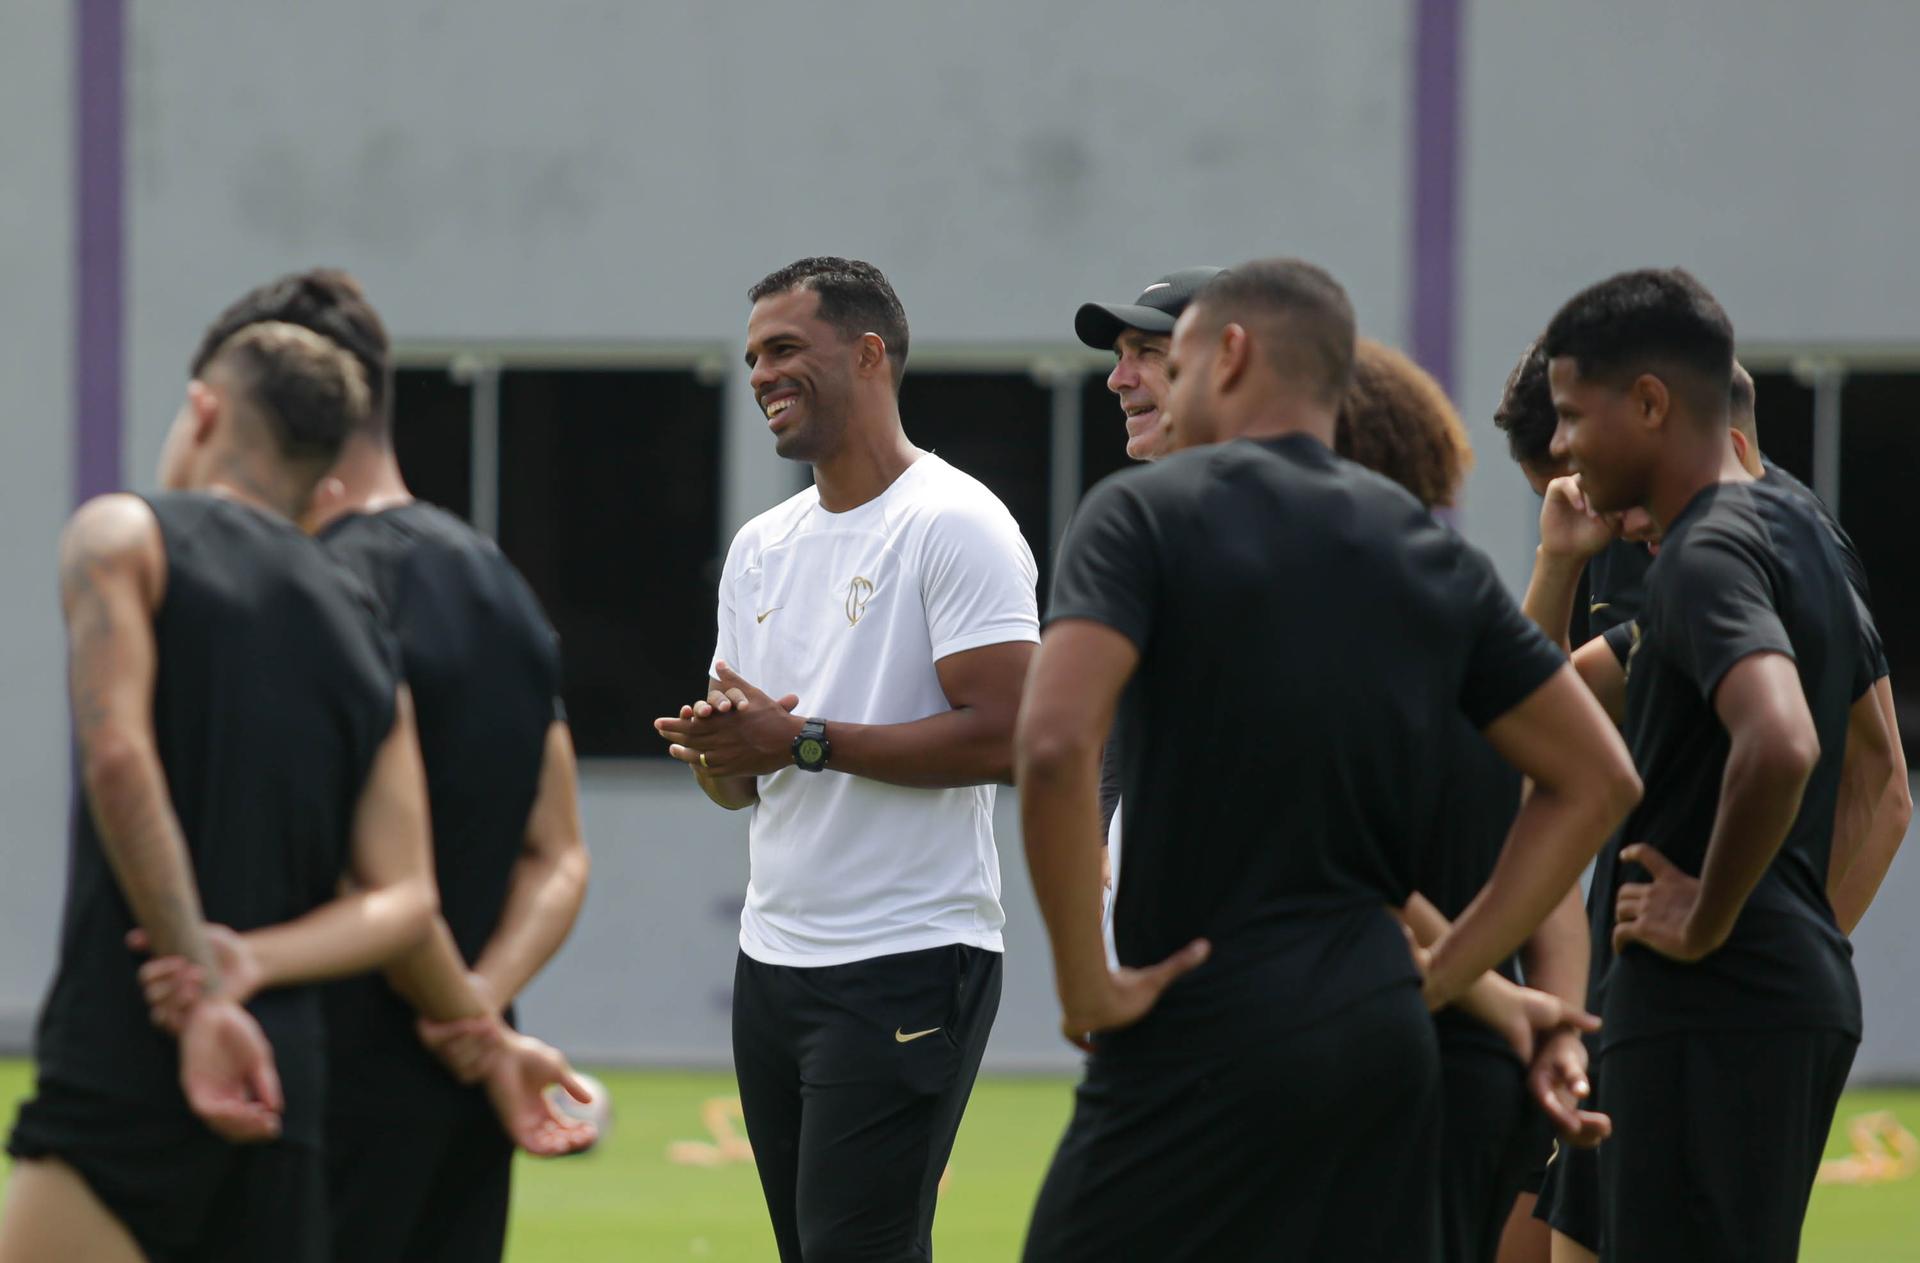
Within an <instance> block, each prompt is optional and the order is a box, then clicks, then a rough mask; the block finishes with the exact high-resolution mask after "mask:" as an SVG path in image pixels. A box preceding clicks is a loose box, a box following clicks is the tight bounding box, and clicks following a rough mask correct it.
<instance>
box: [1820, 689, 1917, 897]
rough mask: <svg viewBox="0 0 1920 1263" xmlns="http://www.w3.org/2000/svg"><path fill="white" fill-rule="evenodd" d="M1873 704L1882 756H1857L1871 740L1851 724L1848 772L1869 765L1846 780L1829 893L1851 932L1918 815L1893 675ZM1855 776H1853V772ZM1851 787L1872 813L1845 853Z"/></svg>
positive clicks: (1876, 743)
mask: <svg viewBox="0 0 1920 1263" xmlns="http://www.w3.org/2000/svg"><path fill="white" fill-rule="evenodd" d="M1870 705H1872V706H1873V708H1874V711H1875V712H1876V713H1877V716H1878V719H1879V723H1878V724H1877V725H1875V729H1876V731H1874V732H1872V733H1870V734H1869V735H1870V736H1871V737H1872V738H1873V740H1872V741H1871V743H1870V744H1871V746H1872V748H1873V749H1874V751H1875V752H1876V754H1877V757H1875V758H1872V759H1868V760H1861V759H1857V758H1856V757H1855V747H1856V744H1858V745H1860V746H1862V747H1863V749H1864V747H1866V746H1867V745H1868V744H1869V743H1868V742H1864V741H1862V742H1858V743H1856V740H1855V738H1854V736H1853V733H1852V731H1851V727H1850V730H1849V734H1848V739H1847V758H1846V763H1847V768H1848V772H1846V773H1843V775H1850V774H1852V773H1854V772H1855V771H1856V769H1854V764H1856V763H1860V762H1865V763H1867V764H1868V765H1869V766H1868V767H1866V768H1862V769H1858V770H1857V771H1858V776H1857V779H1858V782H1859V783H1858V784H1851V785H1850V784H1848V783H1845V782H1843V784H1842V795H1843V797H1842V806H1841V808H1840V812H1839V814H1838V816H1837V817H1836V821H1835V828H1834V840H1833V841H1834V856H1833V865H1832V867H1831V869H1830V871H1829V877H1828V881H1827V896H1828V898H1829V899H1830V900H1831V901H1832V903H1833V912H1834V917H1835V919H1836V920H1837V921H1839V923H1840V928H1841V929H1842V930H1843V931H1845V932H1846V933H1847V934H1852V933H1853V931H1854V929H1855V928H1856V927H1858V926H1859V924H1860V921H1861V919H1862V918H1863V917H1865V916H1866V914H1867V908H1868V907H1869V906H1870V905H1871V904H1872V903H1873V899H1874V896H1875V895H1876V894H1878V893H1879V891H1880V883H1881V882H1882V881H1884V880H1885V879H1886V875H1887V869H1888V868H1889V867H1891V866H1892V864H1893V857H1894V854H1895V853H1896V852H1897V851H1898V850H1899V849H1900V843H1901V842H1902V841H1903V840H1905V838H1906V835H1907V823H1908V821H1909V820H1911V819H1912V817H1913V791H1912V789H1911V787H1910V786H1909V784H1908V781H1907V756H1906V751H1905V750H1904V749H1903V748H1902V747H1901V744H1900V720H1899V716H1898V715H1897V714H1896V713H1895V711H1894V708H1893V684H1892V681H1890V680H1888V679H1886V678H1885V677H1882V678H1881V679H1879V680H1878V681H1876V682H1875V683H1874V686H1873V692H1872V695H1871V700H1870ZM1850 779H1854V778H1853V777H1852V776H1851V775H1850ZM1876 782H1878V783H1876ZM1849 789H1852V790H1853V792H1854V794H1855V795H1857V796H1858V798H1859V799H1860V800H1861V802H1862V803H1863V804H1864V803H1865V801H1866V800H1868V799H1871V800H1872V806H1871V809H1870V810H1868V811H1866V812H1865V813H1863V814H1866V815H1867V816H1868V819H1867V821H1866V823H1865V824H1864V826H1857V827H1860V828H1861V833H1860V836H1859V839H1858V841H1857V843H1855V844H1854V845H1853V847H1852V849H1851V851H1850V852H1849V853H1847V854H1845V855H1843V854H1842V850H1841V848H1842V840H1841V832H1842V829H1841V822H1842V820H1843V819H1844V817H1845V815H1846V813H1847V811H1848V804H1847V801H1846V795H1847V791H1848V790H1849ZM1856 810H1857V808H1856Z"/></svg>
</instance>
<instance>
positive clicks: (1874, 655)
mask: <svg viewBox="0 0 1920 1263" xmlns="http://www.w3.org/2000/svg"><path fill="white" fill-rule="evenodd" d="M1760 467H1761V471H1762V472H1761V475H1760V480H1761V481H1762V482H1763V483H1766V484H1767V485H1768V486H1772V487H1778V488H1780V489H1781V490H1782V491H1785V492H1787V493H1788V494H1790V495H1793V496H1795V497H1797V498H1799V499H1800V500H1801V502H1803V503H1804V504H1806V505H1808V506H1809V507H1811V508H1812V509H1813V511H1814V515H1815V516H1817V517H1818V518H1819V519H1820V524H1821V525H1822V526H1824V527H1826V528H1827V534H1828V535H1830V536H1832V537H1833V543H1834V547H1836V548H1838V549H1839V550H1840V565H1841V567H1842V569H1844V570H1845V571H1846V575H1847V586H1849V587H1851V588H1852V589H1853V595H1854V600H1855V602H1856V604H1855V606H1854V614H1855V615H1856V616H1857V617H1858V618H1859V620H1860V654H1861V656H1862V657H1863V658H1864V659H1865V660H1866V669H1867V671H1868V673H1869V674H1870V675H1871V677H1872V679H1873V680H1874V681H1875V682H1878V681H1880V680H1883V679H1885V678H1886V676H1887V651H1886V646H1885V645H1884V644H1882V643H1881V640H1880V628H1879V625H1878V624H1877V623H1875V622H1874V618H1873V589H1872V587H1870V586H1869V585H1868V583H1867V566H1866V563H1865V562H1863V561H1861V560H1860V550H1859V549H1857V548H1855V547H1854V546H1853V537H1852V536H1850V535H1848V534H1847V532H1846V528H1844V527H1842V526H1841V525H1840V519H1839V518H1837V517H1835V516H1834V515H1833V510H1832V509H1829V508H1828V507H1827V502H1826V501H1825V500H1822V499H1821V498H1820V497H1819V496H1817V495H1815V494H1814V493H1813V488H1811V487H1809V486H1807V484H1806V483H1804V482H1801V481H1800V480H1799V479H1798V478H1795V477H1794V476H1793V475H1792V474H1790V473H1788V472H1787V471H1786V470H1784V469H1782V468H1780V466H1778V465H1776V464H1774V463H1773V462H1772V461H1770V460H1768V459H1767V458H1766V457H1765V456H1762V457H1761V458H1760Z"/></svg>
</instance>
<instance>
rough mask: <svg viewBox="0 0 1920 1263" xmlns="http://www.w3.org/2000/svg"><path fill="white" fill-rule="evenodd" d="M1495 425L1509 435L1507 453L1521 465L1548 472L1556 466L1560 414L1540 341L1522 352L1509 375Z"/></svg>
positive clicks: (1494, 411) (1545, 354) (1496, 410)
mask: <svg viewBox="0 0 1920 1263" xmlns="http://www.w3.org/2000/svg"><path fill="white" fill-rule="evenodd" d="M1493 423H1494V425H1495V426H1497V427H1499V429H1500V431H1501V432H1502V433H1504V434H1505V435H1506V436H1507V452H1508V454H1509V455H1511V456H1512V457H1513V459H1514V460H1515V461H1516V462H1517V463H1518V464H1521V465H1524V466H1527V467H1529V468H1532V469H1545V468H1547V467H1548V466H1550V465H1552V464H1553V450H1552V449H1553V432H1554V431H1555V430H1556V429H1558V428H1559V426H1560V414H1559V413H1557V412H1555V411H1554V408H1553V387H1552V386H1550V385H1548V384H1547V353H1546V351H1544V350H1543V349H1541V346H1540V344H1539V343H1538V342H1533V343H1531V344H1529V345H1528V347H1527V349H1526V350H1525V351H1522V352H1521V353H1520V362H1519V363H1518V364H1515V365H1514V366H1513V371H1512V372H1511V373H1509V374H1507V387H1506V389H1505V390H1504V391H1502V392H1501V394H1500V406H1499V407H1497V408H1495V409H1494V410H1493Z"/></svg>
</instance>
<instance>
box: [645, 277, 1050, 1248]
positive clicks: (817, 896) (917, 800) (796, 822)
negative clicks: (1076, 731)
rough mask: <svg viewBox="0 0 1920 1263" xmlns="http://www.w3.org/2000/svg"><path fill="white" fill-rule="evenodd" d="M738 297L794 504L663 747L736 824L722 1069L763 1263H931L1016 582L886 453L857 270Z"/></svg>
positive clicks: (882, 313)
mask: <svg viewBox="0 0 1920 1263" xmlns="http://www.w3.org/2000/svg"><path fill="white" fill-rule="evenodd" d="M749 296H750V297H751V299H752V300H753V304H754V305H753V312H752V315H751V316H750V317H749V319H748V324H747V356H746V358H747V364H748V365H749V366H750V367H751V369H752V378H751V382H752V386H753V391H754V394H755V397H756V398H757V399H758V400H759V402H760V404H761V407H762V408H763V409H764V410H765V411H766V413H767V418H768V428H769V429H771V430H772V431H773V435H774V443H775V447H776V450H778V451H779V453H780V454H781V455H782V456H785V457H787V458H788V459H789V460H801V461H806V462H807V463H808V464H810V465H812V466H813V470H814V486H813V487H811V488H809V489H808V490H806V491H803V492H801V493H800V494H799V495H797V496H794V497H793V498H792V499H790V500H788V501H786V502H785V503H784V504H781V505H778V506H776V507H775V508H773V509H771V510H769V511H767V512H766V513H763V514H761V515H760V516H759V517H757V518H755V519H754V520H753V521H752V522H749V523H748V524H747V525H746V526H745V527H744V528H742V529H741V531H740V533H739V534H738V535H736V536H735V537H734V541H733V546H732V547H731V548H730V549H729V550H728V553H727V561H726V566H725V568H724V570H723V571H722V574H721V579H720V599H719V637H718V642H717V645H716V648H715V650H714V662H713V666H712V670H711V672H710V675H711V679H710V680H709V691H708V693H707V696H706V697H705V698H704V699H703V700H701V701H698V702H696V703H694V704H693V705H691V706H686V707H682V708H681V711H680V713H679V715H678V716H674V717H669V718H663V719H660V720H658V721H656V727H657V728H658V729H659V731H660V733H661V735H662V736H663V737H665V738H666V739H667V740H668V741H669V742H670V743H671V745H670V750H671V752H672V754H673V756H674V757H675V758H677V759H680V760H681V761H682V762H685V763H688V764H691V765H692V766H693V769H694V773H695V775H696V776H697V777H698V778H699V781H700V786H701V788H702V789H703V790H705V791H706V793H707V795H708V796H709V797H710V798H712V799H713V800H714V801H715V802H716V803H718V804H720V805H721V806H722V807H726V808H728V809H729V810H739V809H741V808H746V807H751V808H752V809H753V823H752V828H751V833H750V839H751V841H750V849H751V873H750V877H749V881H748V885H747V899H746V907H745V909H744V910H743V911H742V913H741V917H740V958H739V962H738V965H737V967H736V972H735V977H734V996H733V1045H734V1068H735V1072H736V1074H737V1076H738V1079H739V1083H740V1102H741V1107H742V1109H743V1111H744V1113H745V1116H746V1124H747V1135H748V1138H749V1139H750V1140H751V1141H752V1143H753V1149H754V1159H755V1163H756V1165H757V1166H758V1167H759V1171H760V1182H761V1188H762V1190H763V1191H764V1193H765V1195H766V1199H767V1208H768V1211H769V1213H770V1214H771V1216H772V1220H773V1230H774V1236H775V1239H776V1240H777V1241H778V1243H779V1248H780V1257H781V1259H782V1260H783V1261H784V1263H798V1261H799V1260H803V1259H807V1260H820V1259H834V1260H843V1259H875V1260H881V1259H885V1260H895V1259H907V1258H928V1257H931V1252H932V1227H933V1212H934V1195H935V1189H936V1186H937V1185H938V1182H939V1179H940V1174H941V1171H942V1170H943V1169H944V1167H945V1165H946V1160H947V1155H948V1153H949V1152H950V1151H951V1149H952V1147H953V1139H954V1135H955V1133H956V1132H957V1131H958V1129H959V1125H960V1116H961V1114H962V1112H963V1111H964V1110H965V1108H966V1101H967V1096H968V1094H969V1092H970V1091H971V1090H972V1087H973V1080H974V1076H975V1074H976V1073H977V1071H978V1070H979V1066H980V1055H981V1053H982V1051H983V1050H984V1049H985V1046H986V1041H987V1035H988V1032H989V1031H990V1030H991V1029H992V1025H993V1018H994V1015H995V1012H996V1011H997V1010H998V1008H999V1002H1000V976H1001V970H1000V951H1001V941H1000V927H1001V924H1002V923H1003V921H1004V920H1005V918H1004V916H1003V914H1002V912H1001V909H1000V868H999V860H998V856H997V854H996V852H995V850H994V842H993V801H994V786H995V785H998V784H1007V783H1011V780H1012V756H1013V749H1012V735H1013V723H1014V717H1015V714H1016V712H1017V711H1018V709H1019V704H1020V689H1021V685H1022V682H1023V681H1024V680H1025V678H1026V670H1027V663H1028V661H1029V659H1030V658H1031V656H1032V652H1033V646H1034V644H1035V643H1036V642H1037V641H1038V639H1039V622H1038V616H1037V611H1036V607H1035V596H1034V586H1035V581H1036V577H1037V575H1036V569H1035V566H1034V561H1033V554H1032V552H1031V551H1030V550H1029V549H1028V547H1027V545H1026V542H1025V541H1024V540H1022V539H1021V537H1020V532H1019V529H1018V528H1017V527H1016V526H1015V524H1014V521H1013V517H1012V515H1011V514H1009V513H1008V512H1007V510H1006V508H1005V506H1003V505H1002V504H1001V503H1000V501H999V500H998V499H996V498H995V497H994V495H993V493H992V492H990V491H988V490H987V489H986V488H985V487H984V486H982V485H981V484H980V483H978V482H976V481H975V480H974V479H972V478H970V477H968V476H967V475H966V474H963V473H961V472H960V471H959V470H957V469H955V468H953V467H952V466H951V465H949V464H947V463H946V462H945V461H943V460H941V459H940V458H939V457H938V456H936V455H934V454H932V453H930V452H923V451H921V450H920V449H918V448H916V447H914V446H913V445H912V444H911V443H909V442H908V441H907V437H906V434H905V432H904V430H903V429H902V427H901V423H900V410H899V403H898V393H899V388H900V377H901V373H902V371H903V370H904V368H905V365H906V355H907V321H906V314H905V312H904V311H903V310H902V309H901V306H900V300H899V299H898V298H897V297H895V295H894V292H893V289H892V287H891V286H890V285H889V284H888V283H887V280H886V278H885V277H884V276H882V275H881V273H880V272H879V270H878V269H876V268H874V267H873V266H872V265H870V264H866V263H861V262H858V261H853V260H847V259H838V258H813V259H802V260H800V261H799V262H797V263H794V264H791V265H789V266H788V267H785V268H782V269H781V270H779V271H778V272H775V273H773V274H772V275H770V276H768V277H767V278H766V279H765V280H763V281H761V282H760V284H758V285H756V286H754V288H753V290H752V291H751V293H750V295H749ZM761 686H764V688H763V687H761ZM776 699H777V700H776Z"/></svg>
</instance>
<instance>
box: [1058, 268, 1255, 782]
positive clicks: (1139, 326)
mask: <svg viewBox="0 0 1920 1263" xmlns="http://www.w3.org/2000/svg"><path fill="white" fill-rule="evenodd" d="M1219 271H1220V269H1219V268H1204V267H1203V268H1181V269H1180V270H1179V271H1178V272H1169V273H1167V274H1166V275H1165V276H1163V277H1161V278H1160V279H1159V280H1157V281H1155V282H1154V283H1153V284H1151V285H1149V286H1147V287H1146V288H1145V289H1143V290H1141V291H1140V297H1138V298H1136V299H1134V300H1133V301H1132V302H1131V303H1082V304H1081V305H1080V311H1079V312H1078V314H1076V315H1075V316H1074V318H1073V331H1074V332H1075V333H1076V334H1078V335H1080V340H1081V341H1082V342H1084V343H1086V344H1087V345H1088V346H1090V347H1092V348H1094V349H1095V350H1097V351H1112V352H1113V355H1114V364H1113V371H1112V372H1111V373H1108V374H1107V389H1108V390H1111V391H1112V392H1113V393H1114V394H1115V395H1116V396H1118V397H1119V400H1120V411H1121V412H1123V413H1125V414H1126V418H1127V455H1128V456H1129V457H1131V458H1132V459H1134V460H1153V459H1154V458H1156V457H1159V456H1163V455H1165V454H1166V452H1167V416H1166V399H1167V343H1168V342H1169V341H1171V340H1172V337H1173V322H1174V321H1176V320H1178V319H1179V318H1180V313H1181V312H1182V311H1185V310H1186V307H1187V302H1188V300H1189V299H1191V298H1192V297H1193V296H1194V294H1196V293H1198V292H1199V289H1200V287H1201V286H1202V285H1205V284H1206V283H1207V282H1208V281H1210V280H1212V279H1213V278H1214V276H1215V275H1216V274H1218V273H1219ZM1109 814H1111V811H1110V805H1109Z"/></svg>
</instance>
